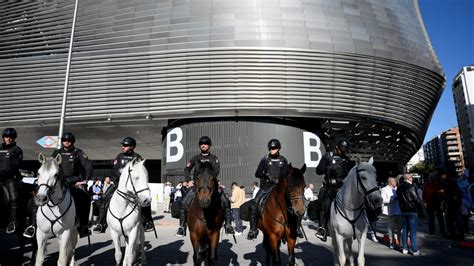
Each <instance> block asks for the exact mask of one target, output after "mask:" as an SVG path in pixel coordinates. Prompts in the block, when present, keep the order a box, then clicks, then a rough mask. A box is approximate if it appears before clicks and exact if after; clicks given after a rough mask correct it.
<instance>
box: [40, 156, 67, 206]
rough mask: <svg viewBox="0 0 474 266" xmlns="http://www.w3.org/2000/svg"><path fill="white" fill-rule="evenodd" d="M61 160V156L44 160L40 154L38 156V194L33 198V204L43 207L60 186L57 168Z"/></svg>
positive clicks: (59, 170)
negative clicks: (39, 165)
mask: <svg viewBox="0 0 474 266" xmlns="http://www.w3.org/2000/svg"><path fill="white" fill-rule="evenodd" d="M61 158H62V157H61V154H58V155H56V157H55V158H52V157H49V158H46V157H45V156H44V155H43V154H42V153H40V154H39V155H38V161H39V162H40V163H41V167H40V168H39V169H38V193H37V194H36V196H35V202H36V204H37V205H39V206H43V205H44V204H46V203H47V202H48V201H49V200H50V199H51V195H52V194H53V193H54V191H55V189H56V188H57V186H58V185H59V186H62V181H61V180H60V172H61V167H60V166H59V165H60V164H61V160H62V159H61ZM58 182H59V184H58Z"/></svg>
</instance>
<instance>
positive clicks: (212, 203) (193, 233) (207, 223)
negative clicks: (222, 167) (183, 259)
mask: <svg viewBox="0 0 474 266" xmlns="http://www.w3.org/2000/svg"><path fill="white" fill-rule="evenodd" d="M211 167H212V166H211V165H210V164H209V163H204V164H203V165H202V166H201V167H200V169H201V171H200V173H198V174H197V179H196V180H195V184H194V186H195V187H196V194H195V196H194V199H193V201H192V203H191V206H190V208H189V211H188V224H189V232H190V238H191V243H192V245H193V250H194V255H193V261H194V265H201V263H202V262H207V265H217V244H218V243H219V237H220V231H221V228H222V222H223V217H224V215H223V211H222V207H221V200H220V195H219V191H218V183H217V179H216V177H215V176H213V174H212V169H211Z"/></svg>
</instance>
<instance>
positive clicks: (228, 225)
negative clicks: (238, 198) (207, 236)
mask: <svg viewBox="0 0 474 266" xmlns="http://www.w3.org/2000/svg"><path fill="white" fill-rule="evenodd" d="M224 212H225V215H224V218H225V222H224V223H225V224H224V228H225V233H226V234H228V235H233V234H235V230H234V227H232V211H231V209H229V208H226V209H225V211H224Z"/></svg>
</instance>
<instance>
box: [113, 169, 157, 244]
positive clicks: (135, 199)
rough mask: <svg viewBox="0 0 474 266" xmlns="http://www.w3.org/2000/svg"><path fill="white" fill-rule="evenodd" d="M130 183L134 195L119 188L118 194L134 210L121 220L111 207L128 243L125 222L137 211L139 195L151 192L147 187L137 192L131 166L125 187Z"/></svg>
mask: <svg viewBox="0 0 474 266" xmlns="http://www.w3.org/2000/svg"><path fill="white" fill-rule="evenodd" d="M129 181H130V184H131V185H132V189H133V194H130V193H127V192H123V191H121V190H120V189H118V188H117V194H118V195H119V196H121V197H122V198H123V199H125V200H126V201H128V202H129V203H131V204H132V205H133V208H132V210H131V211H130V212H129V213H128V214H127V215H125V216H123V217H121V218H120V217H117V216H116V215H114V214H113V212H112V210H110V206H109V213H110V215H112V217H114V218H115V219H117V220H118V221H119V222H120V228H121V229H122V234H123V236H124V237H125V240H127V241H128V236H127V235H126V234H125V230H124V229H123V220H125V219H126V218H127V217H128V216H130V215H131V214H132V213H133V212H134V211H135V209H136V208H137V206H138V194H140V193H142V192H144V191H150V188H149V187H148V186H146V187H145V188H143V189H140V190H138V191H137V189H136V188H135V184H133V180H132V168H131V166H129V168H128V176H127V180H126V181H125V187H127V183H128V182H129Z"/></svg>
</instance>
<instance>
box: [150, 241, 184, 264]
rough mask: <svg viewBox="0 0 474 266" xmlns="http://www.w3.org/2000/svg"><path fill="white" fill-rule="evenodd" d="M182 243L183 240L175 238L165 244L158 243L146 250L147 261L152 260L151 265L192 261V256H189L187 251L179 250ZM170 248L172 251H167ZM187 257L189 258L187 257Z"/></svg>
mask: <svg viewBox="0 0 474 266" xmlns="http://www.w3.org/2000/svg"><path fill="white" fill-rule="evenodd" d="M183 245H184V240H177V241H174V242H171V243H168V244H165V245H160V246H158V247H156V248H154V249H152V250H147V251H146V258H147V261H149V262H150V261H153V265H168V264H173V265H175V264H189V262H190V261H192V256H191V257H190V256H189V252H183V251H181V250H180V249H181V247H182V246H183ZM170 250H172V251H173V252H169V251H170ZM188 257H190V258H189V259H188Z"/></svg>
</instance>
